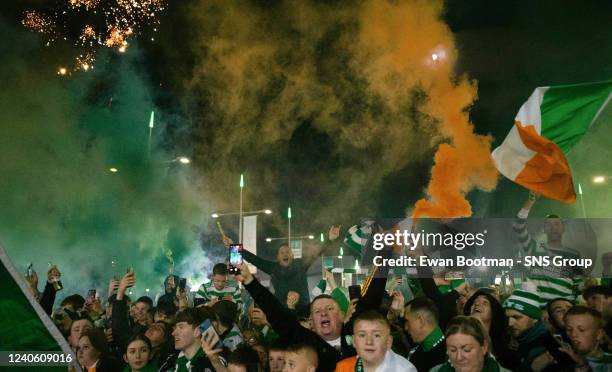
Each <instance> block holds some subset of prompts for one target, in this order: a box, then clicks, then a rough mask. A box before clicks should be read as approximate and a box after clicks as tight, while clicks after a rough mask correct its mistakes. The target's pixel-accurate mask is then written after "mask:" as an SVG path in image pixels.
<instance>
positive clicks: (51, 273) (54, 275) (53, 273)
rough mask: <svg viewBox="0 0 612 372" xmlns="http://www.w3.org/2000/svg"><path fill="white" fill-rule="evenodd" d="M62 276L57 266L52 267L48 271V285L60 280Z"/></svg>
mask: <svg viewBox="0 0 612 372" xmlns="http://www.w3.org/2000/svg"><path fill="white" fill-rule="evenodd" d="M61 276H62V273H60V271H59V270H58V269H57V266H51V267H50V268H49V270H47V283H49V284H53V280H54V279H56V280H59V278H60V277H61Z"/></svg>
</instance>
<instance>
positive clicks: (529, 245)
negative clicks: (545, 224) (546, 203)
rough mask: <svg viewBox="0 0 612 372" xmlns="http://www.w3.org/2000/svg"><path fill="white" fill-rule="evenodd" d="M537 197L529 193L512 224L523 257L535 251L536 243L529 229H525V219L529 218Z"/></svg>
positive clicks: (537, 195)
mask: <svg viewBox="0 0 612 372" xmlns="http://www.w3.org/2000/svg"><path fill="white" fill-rule="evenodd" d="M539 197H540V195H539V194H536V193H534V192H533V191H530V192H529V197H528V198H527V200H526V201H525V204H523V208H521V210H520V211H519V212H518V214H517V216H516V219H515V220H514V223H513V224H512V229H513V230H514V232H515V233H516V235H517V236H518V240H519V242H520V243H521V250H522V251H523V254H524V255H531V254H533V253H534V252H535V249H536V241H535V239H533V237H532V236H531V233H530V232H529V229H527V217H528V216H529V212H530V211H531V207H533V205H534V204H535V202H536V200H538V198H539Z"/></svg>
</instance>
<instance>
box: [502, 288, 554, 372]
mask: <svg viewBox="0 0 612 372" xmlns="http://www.w3.org/2000/svg"><path fill="white" fill-rule="evenodd" d="M537 293H538V292H537V289H536V287H535V285H534V284H533V283H529V282H526V283H523V289H516V290H514V291H513V292H512V295H511V296H510V297H508V299H507V300H506V301H505V302H504V309H505V310H506V317H507V318H508V332H509V333H510V336H512V341H511V346H514V347H515V348H516V351H517V352H518V358H519V362H520V368H519V370H529V369H530V368H532V369H534V370H540V369H541V368H533V367H534V366H533V364H532V363H533V362H534V360H535V359H536V358H538V357H539V356H540V355H542V354H544V353H545V352H546V349H545V348H544V346H543V344H542V342H543V341H542V339H543V336H544V335H545V334H546V333H547V332H546V328H545V327H544V322H542V321H541V320H540V317H541V316H542V310H541V309H540V297H539V295H538V294H537Z"/></svg>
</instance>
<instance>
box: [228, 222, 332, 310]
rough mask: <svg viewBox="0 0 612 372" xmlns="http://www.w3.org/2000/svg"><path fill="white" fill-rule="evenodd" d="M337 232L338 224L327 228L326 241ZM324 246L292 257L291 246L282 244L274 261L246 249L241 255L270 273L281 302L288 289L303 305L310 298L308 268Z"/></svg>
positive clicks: (284, 298) (285, 298)
mask: <svg viewBox="0 0 612 372" xmlns="http://www.w3.org/2000/svg"><path fill="white" fill-rule="evenodd" d="M339 234H340V226H337V227H336V226H332V227H331V228H330V229H329V234H328V238H329V240H328V241H329V242H331V241H333V240H336V239H337V238H338V236H339ZM224 244H225V246H226V247H228V246H229V245H230V244H232V240H231V239H229V238H225V239H224ZM325 248H327V247H325V246H321V248H320V250H319V251H318V252H313V254H311V255H310V256H308V257H304V258H294V257H293V251H292V250H291V248H289V246H288V245H286V244H283V245H281V246H280V247H279V248H278V251H277V252H276V261H268V260H264V259H263V258H260V257H257V256H256V255H254V254H253V253H251V252H249V251H247V250H243V251H242V257H243V258H244V259H245V260H246V261H248V262H250V263H252V264H253V265H255V266H256V267H257V268H258V269H260V270H261V271H263V272H265V273H266V274H268V275H270V277H271V281H272V285H273V286H274V295H275V296H276V298H278V300H279V301H280V302H281V303H282V304H286V302H287V294H289V292H290V291H294V292H297V293H298V294H299V301H298V303H297V306H298V307H305V306H308V304H309V299H310V296H309V294H308V276H307V271H308V268H309V267H310V265H311V264H312V263H313V262H314V260H315V259H316V258H318V257H319V255H320V253H321V252H323V251H324V250H325Z"/></svg>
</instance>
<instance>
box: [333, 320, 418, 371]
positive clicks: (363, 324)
mask: <svg viewBox="0 0 612 372" xmlns="http://www.w3.org/2000/svg"><path fill="white" fill-rule="evenodd" d="M392 344H393V337H392V336H391V326H389V322H388V321H387V318H385V317H384V316H383V315H382V314H381V313H379V312H378V311H374V310H371V311H366V312H365V313H362V314H360V315H358V316H357V317H356V318H355V321H354V323H353V345H354V346H355V350H357V356H353V357H350V358H346V359H344V360H342V361H340V362H339V363H338V364H337V366H336V371H337V372H353V371H406V372H416V371H417V369H416V367H415V366H414V365H413V364H412V363H410V362H409V361H408V359H406V358H404V357H402V356H400V355H398V354H396V353H394V352H393V351H392V350H391V345H392Z"/></svg>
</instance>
